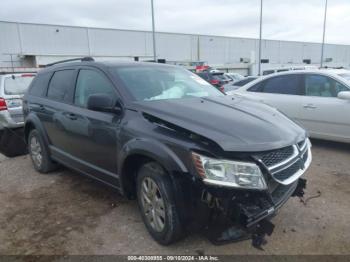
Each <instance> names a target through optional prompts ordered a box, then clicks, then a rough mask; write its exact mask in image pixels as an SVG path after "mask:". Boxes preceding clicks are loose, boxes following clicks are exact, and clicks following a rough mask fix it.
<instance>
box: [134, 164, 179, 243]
mask: <svg viewBox="0 0 350 262" xmlns="http://www.w3.org/2000/svg"><path fill="white" fill-rule="evenodd" d="M145 178H151V179H152V180H153V181H154V182H155V183H156V185H157V186H158V188H159V191H160V193H161V195H162V198H163V200H164V206H165V223H164V229H163V230H162V231H161V232H157V231H156V230H154V229H153V228H152V226H151V225H150V223H149V222H148V221H147V218H146V214H145V210H144V208H143V204H142V200H141V186H142V182H143V181H144V179H145ZM137 200H138V204H139V208H140V212H141V216H142V220H143V222H144V224H145V226H146V228H147V230H148V232H149V233H150V234H151V236H152V237H153V238H154V239H155V240H156V241H157V242H158V243H159V244H161V245H169V244H171V243H173V242H175V241H177V240H179V239H180V238H181V237H183V235H184V232H183V228H182V226H181V223H180V216H179V210H178V208H177V207H176V204H175V196H174V187H173V183H172V181H171V179H170V177H169V176H168V174H167V173H166V171H165V170H164V169H163V168H162V166H160V165H159V164H158V163H156V162H148V163H145V164H144V165H142V166H141V168H140V169H139V171H138V173H137Z"/></svg>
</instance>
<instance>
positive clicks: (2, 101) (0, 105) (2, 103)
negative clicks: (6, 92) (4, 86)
mask: <svg viewBox="0 0 350 262" xmlns="http://www.w3.org/2000/svg"><path fill="white" fill-rule="evenodd" d="M3 110H7V105H6V101H5V99H3V98H2V97H0V111H3Z"/></svg>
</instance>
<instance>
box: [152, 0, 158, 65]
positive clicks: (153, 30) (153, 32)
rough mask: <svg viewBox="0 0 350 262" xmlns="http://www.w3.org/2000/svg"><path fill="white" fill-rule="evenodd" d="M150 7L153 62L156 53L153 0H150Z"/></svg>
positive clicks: (155, 59)
mask: <svg viewBox="0 0 350 262" xmlns="http://www.w3.org/2000/svg"><path fill="white" fill-rule="evenodd" d="M151 7H152V36H153V60H154V62H156V61H157V54H156V32H155V28H154V6H153V0H151Z"/></svg>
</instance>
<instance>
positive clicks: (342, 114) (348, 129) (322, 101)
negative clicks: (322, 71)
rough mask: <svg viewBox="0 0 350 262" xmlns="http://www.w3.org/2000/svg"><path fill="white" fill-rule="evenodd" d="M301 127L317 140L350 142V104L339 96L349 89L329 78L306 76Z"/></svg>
mask: <svg viewBox="0 0 350 262" xmlns="http://www.w3.org/2000/svg"><path fill="white" fill-rule="evenodd" d="M304 86H305V91H304V92H305V96H303V99H302V113H301V117H300V122H301V124H302V125H303V126H304V127H305V128H306V129H307V130H308V131H309V132H310V134H311V135H312V136H314V137H319V138H325V139H327V138H329V139H336V140H339V139H340V140H344V139H345V140H348V141H350V114H349V112H350V101H348V100H343V99H340V98H338V97H337V95H338V93H339V92H341V91H350V90H349V87H348V86H346V85H345V84H343V83H341V82H339V81H337V80H336V79H333V78H331V77H329V76H326V75H318V74H305V78H304Z"/></svg>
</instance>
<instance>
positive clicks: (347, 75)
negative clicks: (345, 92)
mask: <svg viewBox="0 0 350 262" xmlns="http://www.w3.org/2000/svg"><path fill="white" fill-rule="evenodd" d="M339 76H341V77H342V78H345V79H346V80H348V81H350V73H344V74H339Z"/></svg>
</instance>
